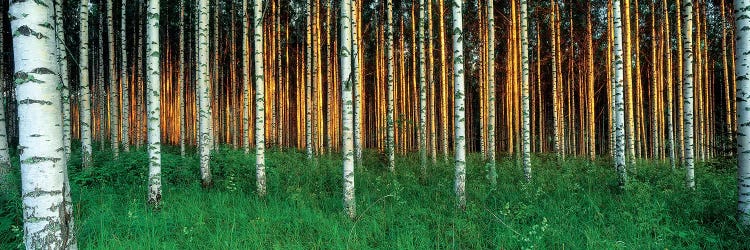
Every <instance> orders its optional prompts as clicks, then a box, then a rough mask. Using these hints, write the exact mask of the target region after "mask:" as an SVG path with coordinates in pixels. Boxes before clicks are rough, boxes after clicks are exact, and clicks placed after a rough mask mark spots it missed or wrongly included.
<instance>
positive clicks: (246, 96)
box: [242, 0, 250, 154]
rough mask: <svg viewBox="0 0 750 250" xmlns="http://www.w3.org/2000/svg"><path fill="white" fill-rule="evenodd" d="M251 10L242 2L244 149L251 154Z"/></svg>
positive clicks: (244, 1) (244, 0) (245, 0)
mask: <svg viewBox="0 0 750 250" xmlns="http://www.w3.org/2000/svg"><path fill="white" fill-rule="evenodd" d="M249 12H250V10H249V9H247V0H242V37H243V38H242V149H243V150H244V151H245V154H249V153H250V23H249V22H250V19H249V18H250V17H249V16H250V15H249Z"/></svg>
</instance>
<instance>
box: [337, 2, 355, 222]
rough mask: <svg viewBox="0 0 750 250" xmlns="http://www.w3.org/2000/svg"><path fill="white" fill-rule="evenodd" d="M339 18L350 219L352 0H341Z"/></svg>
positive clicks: (352, 214)
mask: <svg viewBox="0 0 750 250" xmlns="http://www.w3.org/2000/svg"><path fill="white" fill-rule="evenodd" d="M341 6H342V7H341V19H340V22H341V23H340V27H341V34H340V37H339V38H340V39H341V40H340V46H341V52H340V53H339V60H340V64H341V81H342V88H341V103H342V105H343V110H342V113H343V114H342V123H343V124H342V125H341V128H342V148H341V153H342V154H343V165H344V166H343V168H344V169H343V176H344V212H346V214H347V215H348V216H349V218H350V219H354V218H356V216H357V210H356V209H357V208H356V201H355V197H354V145H353V144H354V141H353V140H354V138H353V131H352V130H353V128H352V127H353V125H354V124H353V123H354V121H353V116H354V110H353V109H354V107H353V106H354V105H353V100H352V99H353V94H352V91H353V88H354V86H353V85H354V84H353V83H352V80H353V79H352V78H353V77H354V75H353V74H352V63H353V61H352V57H351V51H352V39H351V35H352V31H351V24H352V19H351V11H352V7H351V6H352V0H341Z"/></svg>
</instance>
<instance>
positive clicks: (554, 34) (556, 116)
mask: <svg viewBox="0 0 750 250" xmlns="http://www.w3.org/2000/svg"><path fill="white" fill-rule="evenodd" d="M550 2H552V10H551V11H550V25H551V26H552V40H553V42H552V53H551V54H550V55H551V56H552V62H551V63H552V117H553V120H554V121H553V123H552V124H553V126H552V127H553V130H554V133H553V138H554V139H553V140H554V142H553V143H554V146H555V154H557V158H558V159H562V157H563V156H562V155H563V154H564V152H562V149H563V146H562V141H561V140H560V114H559V112H558V110H559V106H560V104H559V102H560V100H558V98H559V97H560V95H559V94H558V91H557V80H558V79H557V75H558V74H557V65H558V64H557V44H556V43H557V38H556V37H557V24H556V22H557V18H556V17H555V15H556V11H555V6H556V3H555V1H554V0H550Z"/></svg>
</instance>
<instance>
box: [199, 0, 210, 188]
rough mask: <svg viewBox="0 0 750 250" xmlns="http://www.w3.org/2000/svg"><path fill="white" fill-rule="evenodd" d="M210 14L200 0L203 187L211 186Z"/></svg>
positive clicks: (204, 1)
mask: <svg viewBox="0 0 750 250" xmlns="http://www.w3.org/2000/svg"><path fill="white" fill-rule="evenodd" d="M208 18H209V13H208V0H198V21H197V22H196V25H197V26H198V53H197V54H198V69H197V72H196V75H197V78H198V82H197V83H196V86H197V90H196V91H197V92H198V97H197V99H198V152H199V153H198V154H199V156H200V173H201V183H202V184H203V186H209V185H211V167H210V166H209V162H210V161H211V147H212V146H213V145H212V144H213V142H212V140H211V99H210V94H211V93H210V87H209V84H210V82H209V81H210V76H209V73H210V72H209V67H208V66H209V65H208V64H209V60H208V53H209V44H208V42H209V41H208V33H209V31H208V29H209V20H208Z"/></svg>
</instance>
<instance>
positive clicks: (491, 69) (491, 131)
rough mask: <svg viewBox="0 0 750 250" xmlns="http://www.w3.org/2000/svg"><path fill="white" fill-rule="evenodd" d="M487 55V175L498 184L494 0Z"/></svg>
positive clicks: (489, 16)
mask: <svg viewBox="0 0 750 250" xmlns="http://www.w3.org/2000/svg"><path fill="white" fill-rule="evenodd" d="M487 23H488V24H489V27H488V28H487V51H488V52H487V55H488V60H487V61H488V65H489V66H488V67H487V91H488V93H487V102H488V103H487V117H488V118H489V121H487V134H488V135H489V136H488V137H487V155H488V157H487V159H488V160H489V164H488V165H489V166H488V167H489V170H488V171H489V172H488V174H487V176H488V177H489V179H490V183H491V184H492V185H493V186H494V185H496V184H497V168H496V161H497V154H496V152H495V150H496V148H497V146H496V144H495V119H496V109H495V4H494V1H488V2H487Z"/></svg>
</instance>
